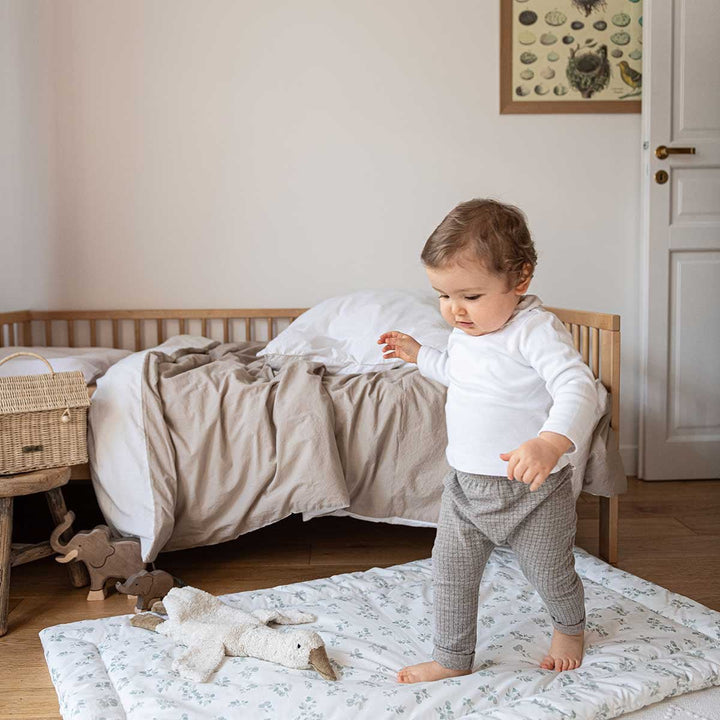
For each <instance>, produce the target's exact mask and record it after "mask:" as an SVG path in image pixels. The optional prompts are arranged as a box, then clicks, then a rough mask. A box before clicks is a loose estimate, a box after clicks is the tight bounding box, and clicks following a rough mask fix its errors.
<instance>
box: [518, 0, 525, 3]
mask: <svg viewBox="0 0 720 720" xmlns="http://www.w3.org/2000/svg"><path fill="white" fill-rule="evenodd" d="M527 1H528V0H515V2H519V3H524V2H527Z"/></svg>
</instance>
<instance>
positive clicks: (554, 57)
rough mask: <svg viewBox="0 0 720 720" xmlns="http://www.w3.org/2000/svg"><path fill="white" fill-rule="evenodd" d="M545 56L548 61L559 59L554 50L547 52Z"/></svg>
mask: <svg viewBox="0 0 720 720" xmlns="http://www.w3.org/2000/svg"><path fill="white" fill-rule="evenodd" d="M547 57H548V60H549V61H550V62H557V61H558V60H559V59H560V56H559V55H558V54H557V53H556V52H554V51H553V52H549V53H548V56H547Z"/></svg>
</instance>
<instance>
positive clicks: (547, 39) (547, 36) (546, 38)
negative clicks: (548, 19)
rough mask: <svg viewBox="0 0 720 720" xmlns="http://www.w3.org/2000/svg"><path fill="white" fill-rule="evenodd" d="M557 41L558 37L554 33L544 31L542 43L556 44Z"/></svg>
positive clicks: (541, 38) (541, 37)
mask: <svg viewBox="0 0 720 720" xmlns="http://www.w3.org/2000/svg"><path fill="white" fill-rule="evenodd" d="M556 42H557V38H556V37H555V36H554V35H553V34H552V33H543V34H542V35H541V36H540V43H541V44H542V45H554V44H555V43H556Z"/></svg>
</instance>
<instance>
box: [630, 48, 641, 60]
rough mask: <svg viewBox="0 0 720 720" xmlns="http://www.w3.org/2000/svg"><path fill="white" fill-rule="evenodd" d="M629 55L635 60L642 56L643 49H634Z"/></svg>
mask: <svg viewBox="0 0 720 720" xmlns="http://www.w3.org/2000/svg"><path fill="white" fill-rule="evenodd" d="M629 56H630V57H631V58H632V59H633V60H639V59H640V58H641V57H642V50H633V51H632V52H631V53H629Z"/></svg>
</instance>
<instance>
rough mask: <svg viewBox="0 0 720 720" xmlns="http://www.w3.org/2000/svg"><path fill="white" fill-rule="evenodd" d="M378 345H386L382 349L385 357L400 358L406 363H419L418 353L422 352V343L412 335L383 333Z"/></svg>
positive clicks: (393, 332) (395, 332) (396, 332)
mask: <svg viewBox="0 0 720 720" xmlns="http://www.w3.org/2000/svg"><path fill="white" fill-rule="evenodd" d="M378 345H384V346H385V347H383V349H382V353H383V357H386V358H399V359H400V360H404V361H405V362H411V363H415V362H417V356H418V352H420V347H421V345H420V343H419V342H418V341H417V340H416V339H415V338H413V337H410V335H405V333H401V332H398V331H397V330H393V331H392V332H386V333H383V334H382V335H381V336H380V339H379V340H378Z"/></svg>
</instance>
